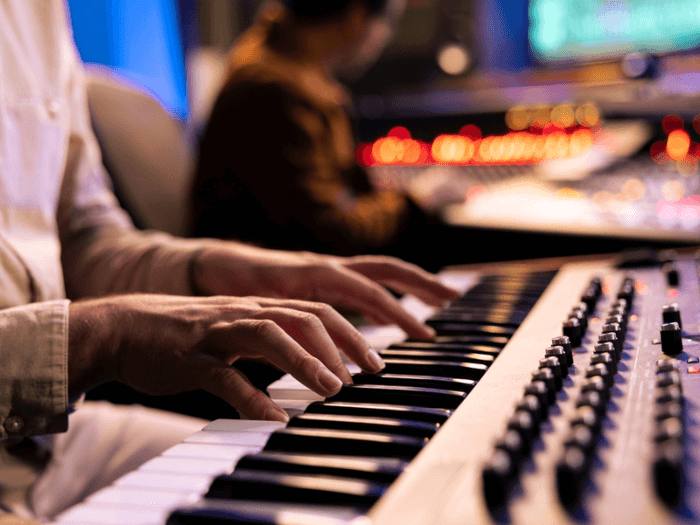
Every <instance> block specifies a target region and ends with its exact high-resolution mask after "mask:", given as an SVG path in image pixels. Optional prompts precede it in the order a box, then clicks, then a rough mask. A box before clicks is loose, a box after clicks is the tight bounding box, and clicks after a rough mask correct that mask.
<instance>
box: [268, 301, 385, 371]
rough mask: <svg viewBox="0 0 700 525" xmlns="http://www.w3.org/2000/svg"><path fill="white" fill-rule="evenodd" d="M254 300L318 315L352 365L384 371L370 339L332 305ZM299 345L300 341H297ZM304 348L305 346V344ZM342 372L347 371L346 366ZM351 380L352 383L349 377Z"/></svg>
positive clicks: (379, 319)
mask: <svg viewBox="0 0 700 525" xmlns="http://www.w3.org/2000/svg"><path fill="white" fill-rule="evenodd" d="M255 300H256V302H257V303H258V304H260V305H261V306H268V305H273V304H274V305H277V306H282V307H284V308H293V309H296V310H300V311H303V312H308V313H310V314H313V315H315V316H316V317H318V318H319V319H320V320H321V322H322V323H323V326H324V327H325V329H326V330H327V331H328V334H329V335H330V337H331V339H332V340H333V342H334V343H335V344H336V345H338V346H339V347H340V348H341V349H342V350H343V352H344V353H345V354H346V355H347V356H348V357H349V358H350V359H351V360H352V361H353V362H355V363H357V365H359V366H360V367H361V368H362V369H363V370H364V371H366V372H371V373H374V372H379V371H380V370H381V369H382V368H384V363H383V362H382V360H381V358H379V355H378V354H377V353H376V352H375V351H373V350H372V348H371V346H370V345H369V344H368V343H367V340H366V339H365V338H364V337H363V336H362V334H361V333H360V332H358V331H357V329H356V328H355V327H354V326H353V325H352V323H350V321H348V320H347V319H346V318H345V317H343V316H342V315H340V314H339V313H338V312H337V311H336V310H335V309H334V308H333V307H332V306H330V305H327V304H325V303H318V302H311V301H299V300H294V299H290V300H279V299H276V300H271V299H266V298H262V297H261V298H257V297H256V298H255ZM373 320H374V321H375V322H377V323H378V324H385V323H386V322H388V321H389V320H388V319H386V318H385V317H381V318H380V317H376V318H375V319H373ZM283 328H284V327H283ZM297 342H300V341H298V340H297ZM300 343H301V342H300ZM302 346H304V345H303V344H302ZM316 357H318V358H319V359H321V361H323V363H324V364H325V365H326V366H328V368H330V370H331V371H332V372H334V373H335V374H336V375H337V376H338V377H340V378H341V379H342V380H343V381H345V380H346V379H345V378H344V377H343V376H342V375H340V374H339V373H338V372H337V371H336V369H335V368H333V367H332V366H330V365H329V363H327V362H326V361H325V360H324V359H323V358H322V357H321V356H320V355H316ZM343 369H344V370H347V369H346V368H345V367H344V366H343ZM348 379H350V380H351V378H350V377H349V375H348Z"/></svg>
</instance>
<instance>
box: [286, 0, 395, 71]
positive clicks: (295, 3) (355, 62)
mask: <svg viewBox="0 0 700 525" xmlns="http://www.w3.org/2000/svg"><path fill="white" fill-rule="evenodd" d="M282 3H283V4H284V5H285V7H286V8H287V11H288V13H289V15H290V17H291V19H292V21H293V24H294V25H296V26H297V27H299V28H301V29H302V30H306V31H308V30H310V29H312V28H319V27H326V28H328V27H330V28H333V29H332V34H333V35H334V36H335V37H336V38H337V39H338V40H339V41H343V42H344V43H345V44H344V48H343V49H342V53H341V59H340V60H339V61H338V64H337V66H336V69H337V70H338V72H342V73H344V76H358V75H359V74H361V73H362V72H364V71H365V70H366V69H367V68H368V67H369V66H371V65H372V64H373V63H374V62H375V61H376V60H377V58H379V55H380V54H381V52H382V51H383V50H384V47H385V46H386V44H387V43H388V41H389V39H390V38H391V36H392V34H393V32H394V30H395V26H396V24H397V23H398V20H399V19H400V17H401V15H402V14H403V11H404V7H405V0H282ZM341 70H342V71H341Z"/></svg>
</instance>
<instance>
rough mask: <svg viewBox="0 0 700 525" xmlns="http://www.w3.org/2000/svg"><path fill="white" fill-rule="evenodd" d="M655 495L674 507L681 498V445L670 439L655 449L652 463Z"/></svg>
mask: <svg viewBox="0 0 700 525" xmlns="http://www.w3.org/2000/svg"><path fill="white" fill-rule="evenodd" d="M653 473H654V486H655V488H656V493H657V494H658V496H659V498H661V499H662V500H663V501H664V502H665V503H666V504H667V505H669V506H671V507H676V506H678V505H679V504H680V502H681V499H682V496H683V444H682V443H681V442H680V441H677V440H674V439H670V440H668V441H666V442H663V443H659V444H658V445H657V447H656V458H655V459H654V463H653Z"/></svg>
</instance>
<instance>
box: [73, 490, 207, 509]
mask: <svg viewBox="0 0 700 525" xmlns="http://www.w3.org/2000/svg"><path fill="white" fill-rule="evenodd" d="M198 499H199V496H198V495H196V494H192V495H190V494H182V493H178V492H166V491H162V490H140V489H130V488H124V487H118V486H111V487H107V488H106V489H102V490H100V491H98V492H96V493H95V494H93V495H91V496H90V497H89V498H88V499H87V500H86V503H87V504H88V505H104V506H110V507H111V506H122V505H133V506H145V507H150V508H164V509H173V508H175V507H176V506H181V505H187V504H191V503H195V502H196V501H197V500H198Z"/></svg>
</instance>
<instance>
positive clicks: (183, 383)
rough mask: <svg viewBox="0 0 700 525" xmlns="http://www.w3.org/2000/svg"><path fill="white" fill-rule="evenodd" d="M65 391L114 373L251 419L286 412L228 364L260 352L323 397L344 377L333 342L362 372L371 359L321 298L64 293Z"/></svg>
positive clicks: (374, 367)
mask: <svg viewBox="0 0 700 525" xmlns="http://www.w3.org/2000/svg"><path fill="white" fill-rule="evenodd" d="M69 316H70V317H69V323H68V325H69V337H68V340H69V353H68V356H69V362H68V377H69V392H70V393H71V394H73V393H77V392H81V391H84V390H86V389H88V388H90V387H91V386H94V385H96V384H98V383H100V382H103V381H109V380H116V381H120V382H122V383H125V384H127V385H129V386H131V387H133V388H135V389H137V390H139V391H142V392H145V393H147V394H153V395H164V394H174V393H179V392H187V391H191V390H196V389H204V390H206V391H208V392H210V393H212V394H214V395H217V396H219V397H221V398H222V399H224V400H225V401H226V402H228V403H229V404H231V405H232V406H233V407H234V408H236V409H237V410H239V411H240V412H241V413H242V414H244V415H245V416H247V417H249V418H254V419H271V420H278V421H286V420H287V415H286V413H285V412H284V411H283V410H282V409H281V408H279V407H278V406H277V405H276V404H275V403H274V402H273V401H272V400H271V399H270V398H268V397H267V396H266V395H265V394H264V393H263V392H261V391H260V390H258V389H256V388H255V387H253V386H252V385H251V384H250V382H249V381H248V380H247V379H246V378H245V376H244V375H243V374H241V372H240V371H238V370H237V369H235V368H234V367H232V366H230V365H231V364H232V363H233V362H234V361H235V360H236V359H238V358H240V357H245V358H258V357H262V358H264V359H266V360H267V361H268V362H270V363H271V364H273V365H275V366H277V367H278V368H280V369H282V370H284V371H285V372H288V373H290V374H292V375H293V376H295V377H296V378H297V379H298V380H299V381H300V382H301V383H303V384H304V385H306V386H307V387H309V388H310V389H311V390H313V391H315V392H317V393H318V394H320V395H323V396H326V397H327V396H331V395H333V394H335V393H337V391H338V390H339V389H340V388H341V386H342V383H350V382H352V379H351V377H350V374H349V372H348V370H347V368H346V367H345V365H344V364H343V361H342V359H341V356H340V353H339V351H338V348H341V349H342V350H343V351H344V352H345V353H346V354H347V355H348V356H349V357H350V358H351V359H352V360H354V361H355V362H357V363H358V364H359V365H360V367H362V368H363V369H364V370H366V371H368V372H377V371H378V370H380V369H381V368H382V366H383V365H382V363H381V359H380V358H379V356H378V355H377V354H376V352H374V351H373V350H371V349H370V348H369V346H368V345H367V343H366V342H365V340H364V338H363V337H362V335H361V334H360V333H359V332H358V331H357V330H355V328H354V327H353V326H352V325H351V324H350V323H349V322H348V321H347V320H346V319H345V318H343V317H342V316H341V315H340V314H338V313H337V312H336V311H335V310H333V308H331V307H330V306H328V305H325V304H321V303H313V302H308V301H300V300H292V299H284V300H283V299H271V298H262V297H242V298H241V297H221V296H217V297H207V298H204V297H202V298H199V297H198V298H190V297H178V296H165V295H122V296H112V297H105V298H101V299H93V300H85V301H78V302H73V303H71V305H70V310H69Z"/></svg>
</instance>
